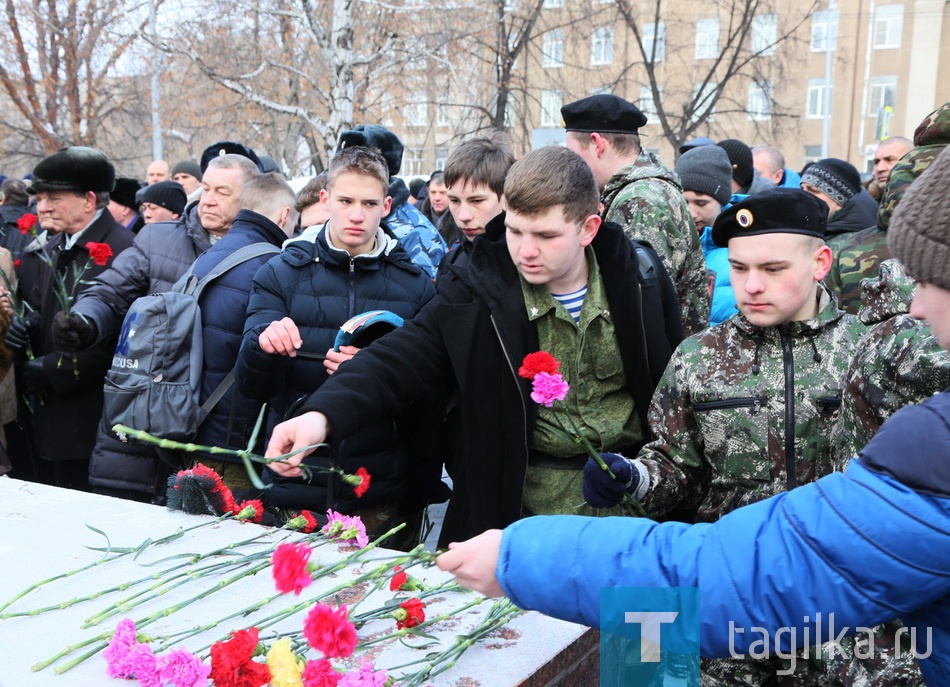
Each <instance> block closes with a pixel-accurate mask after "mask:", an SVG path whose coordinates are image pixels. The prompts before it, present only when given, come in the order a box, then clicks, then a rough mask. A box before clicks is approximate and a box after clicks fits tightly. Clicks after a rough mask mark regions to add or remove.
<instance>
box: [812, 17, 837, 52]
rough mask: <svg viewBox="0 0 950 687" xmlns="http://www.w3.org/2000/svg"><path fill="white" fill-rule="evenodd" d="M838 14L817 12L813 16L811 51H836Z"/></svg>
mask: <svg viewBox="0 0 950 687" xmlns="http://www.w3.org/2000/svg"><path fill="white" fill-rule="evenodd" d="M837 28H838V13H837V12H832V11H831V10H822V11H820V12H815V13H814V14H813V15H812V16H811V51H812V52H827V51H828V50H834V49H835V43H836V34H837Z"/></svg>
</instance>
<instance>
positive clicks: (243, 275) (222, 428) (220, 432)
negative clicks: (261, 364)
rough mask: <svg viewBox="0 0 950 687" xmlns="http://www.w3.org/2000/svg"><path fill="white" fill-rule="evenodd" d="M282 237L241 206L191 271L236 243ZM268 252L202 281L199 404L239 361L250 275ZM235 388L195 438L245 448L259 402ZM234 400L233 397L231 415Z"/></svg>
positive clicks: (200, 270)
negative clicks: (201, 358) (235, 215)
mask: <svg viewBox="0 0 950 687" xmlns="http://www.w3.org/2000/svg"><path fill="white" fill-rule="evenodd" d="M286 239H287V235H286V234H285V233H284V232H283V230H282V229H281V228H280V227H278V226H277V225H276V224H274V223H273V222H272V221H271V220H269V219H268V218H267V217H264V216H263V215H261V214H258V213H256V212H253V211H251V210H241V211H240V212H239V213H238V215H237V217H236V218H235V219H234V223H233V224H232V225H231V228H230V229H229V230H228V233H227V234H226V235H225V236H224V238H222V239H221V240H220V241H218V242H217V243H215V244H214V245H213V246H212V247H211V248H210V249H209V250H208V251H207V252H205V253H204V254H203V255H202V256H201V257H200V258H198V259H197V260H196V261H195V266H194V270H193V274H194V275H195V276H196V277H197V278H199V279H200V278H202V277H204V276H205V275H206V274H208V272H210V271H211V270H212V269H213V268H214V267H215V266H216V265H217V264H218V263H220V262H221V261H222V260H224V259H225V258H226V257H227V256H229V255H231V254H232V253H234V251H236V250H238V249H239V248H243V247H245V246H250V245H253V244H255V243H266V244H270V245H272V246H274V247H276V248H278V249H279V248H280V246H281V244H283V242H284V241H285V240H286ZM271 257H273V256H262V257H259V258H252V259H251V260H248V261H246V262H243V263H241V264H240V265H238V266H236V267H233V268H231V269H230V270H228V271H227V272H225V273H224V274H223V275H221V276H220V277H218V278H217V279H215V280H214V281H213V282H211V283H210V284H209V285H208V286H206V287H205V290H204V292H203V293H202V294H201V301H200V303H201V335H202V343H203V346H204V360H203V363H202V374H201V392H200V394H199V397H198V398H199V401H200V402H201V403H204V402H205V401H206V400H207V399H208V397H209V396H211V394H212V393H213V392H214V390H215V389H216V388H217V387H218V385H219V384H220V383H221V381H222V380H223V379H224V378H225V377H227V375H228V373H229V372H230V371H231V369H232V368H233V367H234V363H235V362H236V361H237V357H238V350H239V349H240V348H241V339H242V337H243V335H244V321H245V320H246V319H247V318H246V313H247V302H248V300H249V298H250V294H251V280H252V279H253V278H254V275H255V274H257V270H258V269H260V267H261V266H262V265H263V264H264V263H265V262H267V261H268V260H269V259H270V258H271ZM235 392H236V390H235V388H234V387H232V389H231V390H230V391H228V393H226V394H225V395H224V396H223V397H222V398H221V400H220V401H219V402H218V403H217V404H216V405H215V407H214V408H213V409H212V410H211V412H210V413H209V414H208V417H207V418H206V419H205V421H204V422H203V423H202V424H201V426H200V427H199V428H198V434H197V436H196V438H195V443H198V444H204V445H206V446H223V447H226V448H246V447H247V441H248V439H249V438H250V435H251V431H252V430H253V429H254V423H255V422H256V420H257V414H258V412H259V411H260V407H261V404H260V401H256V400H254V399H251V398H248V397H247V396H245V395H244V394H242V393H240V392H236V393H235ZM232 399H233V400H234V402H235V403H234V417H233V420H232V418H231V405H232V403H231V402H232ZM229 424H230V425H231V431H230V433H229V432H228V425H229ZM261 439H263V436H262V437H261Z"/></svg>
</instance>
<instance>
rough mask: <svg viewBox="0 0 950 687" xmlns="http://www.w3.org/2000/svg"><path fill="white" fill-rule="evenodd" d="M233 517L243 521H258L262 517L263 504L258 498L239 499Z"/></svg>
mask: <svg viewBox="0 0 950 687" xmlns="http://www.w3.org/2000/svg"><path fill="white" fill-rule="evenodd" d="M235 517H236V518H237V519H238V520H241V521H243V522H248V521H250V522H260V521H261V518H263V517H264V504H263V503H261V502H260V500H259V499H251V500H250V501H241V503H239V504H238V506H237V515H236V516H235Z"/></svg>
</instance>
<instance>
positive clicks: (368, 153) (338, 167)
mask: <svg viewBox="0 0 950 687" xmlns="http://www.w3.org/2000/svg"><path fill="white" fill-rule="evenodd" d="M346 172H352V173H353V174H361V175H363V176H367V177H372V178H373V179H376V180H378V181H379V183H380V185H381V186H382V188H383V195H384V196H388V195H389V167H388V166H387V165H386V160H385V159H384V158H383V156H382V155H380V154H379V153H378V152H376V151H375V150H371V149H369V148H364V147H362V146H350V147H346V148H343V149H341V150H338V151H337V152H336V154H335V155H334V156H333V157H332V158H331V159H330V165H329V166H328V167H327V191H332V190H333V184H335V183H336V180H337V178H338V177H339V176H340V175H341V174H345V173H346Z"/></svg>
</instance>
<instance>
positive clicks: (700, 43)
mask: <svg viewBox="0 0 950 687" xmlns="http://www.w3.org/2000/svg"><path fill="white" fill-rule="evenodd" d="M718 55H719V20H718V19H700V20H699V21H698V22H696V59H697V60H712V59H715V58H716V57H717V56H718Z"/></svg>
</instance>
